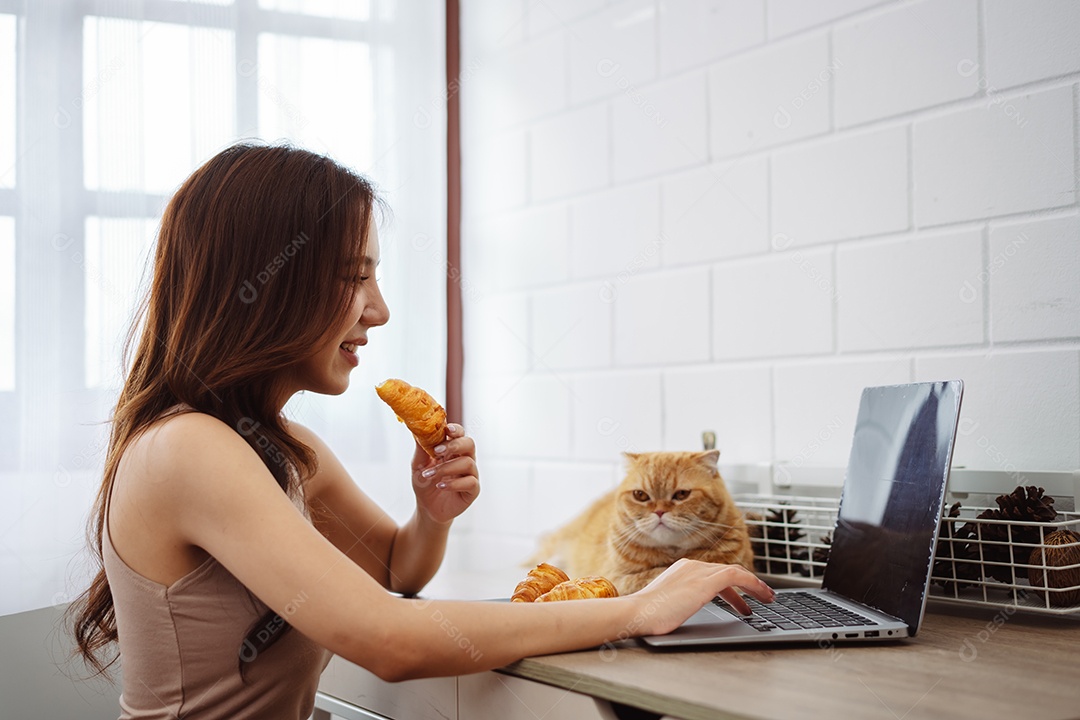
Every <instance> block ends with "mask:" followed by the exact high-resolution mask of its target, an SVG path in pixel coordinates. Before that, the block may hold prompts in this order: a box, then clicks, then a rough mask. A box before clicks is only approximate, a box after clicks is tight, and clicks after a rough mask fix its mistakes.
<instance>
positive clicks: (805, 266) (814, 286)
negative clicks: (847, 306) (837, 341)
mask: <svg viewBox="0 0 1080 720" xmlns="http://www.w3.org/2000/svg"><path fill="white" fill-rule="evenodd" d="M712 281H713V357H714V358H716V359H718V360H729V359H736V358H761V357H771V356H779V355H808V354H818V353H827V352H831V351H832V349H833V315H832V306H833V298H834V297H835V295H836V282H835V278H834V276H833V251H832V249H821V250H794V251H788V252H781V253H777V254H776V255H774V256H771V257H766V258H763V259H760V260H757V259H755V260H747V261H742V262H733V263H728V264H724V265H720V266H718V267H716V268H715V269H714V270H713V278H712ZM748 298H753V303H754V304H753V306H752V307H751V306H749V305H748V304H747V299H748Z"/></svg>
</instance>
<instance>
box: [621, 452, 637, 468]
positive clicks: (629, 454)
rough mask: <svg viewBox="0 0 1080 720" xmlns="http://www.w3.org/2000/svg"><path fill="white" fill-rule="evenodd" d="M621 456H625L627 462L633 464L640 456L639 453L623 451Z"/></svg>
mask: <svg viewBox="0 0 1080 720" xmlns="http://www.w3.org/2000/svg"><path fill="white" fill-rule="evenodd" d="M623 457H624V458H626V462H627V464H629V465H633V464H634V463H635V462H637V459H638V458H639V457H641V453H632V452H624V453H623Z"/></svg>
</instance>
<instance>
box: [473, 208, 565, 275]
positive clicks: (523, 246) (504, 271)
mask: <svg viewBox="0 0 1080 720" xmlns="http://www.w3.org/2000/svg"><path fill="white" fill-rule="evenodd" d="M569 224H570V221H569V208H568V207H567V205H566V204H554V205H541V206H535V207H529V208H527V209H525V210H521V211H515V212H513V213H510V214H507V215H501V216H497V217H494V218H491V219H489V220H481V221H478V222H477V223H476V225H475V226H474V228H475V235H473V238H474V240H473V242H474V243H475V245H474V246H473V252H472V253H471V254H470V249H469V248H463V249H462V255H463V258H464V262H472V263H475V264H474V265H473V266H472V267H473V269H474V272H473V273H470V279H472V278H475V284H476V286H477V287H478V288H480V289H481V290H482V291H487V290H492V289H494V290H507V289H513V288H521V287H533V286H536V285H546V284H550V283H553V282H560V281H565V280H566V279H567V278H568V271H567V255H568V253H569V247H568V243H569V239H568V238H569Z"/></svg>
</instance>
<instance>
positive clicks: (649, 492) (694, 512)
mask: <svg viewBox="0 0 1080 720" xmlns="http://www.w3.org/2000/svg"><path fill="white" fill-rule="evenodd" d="M626 456H627V458H628V460H629V461H630V462H629V468H628V471H627V474H626V478H625V479H624V480H623V482H622V484H621V485H620V487H619V493H618V497H617V500H616V508H617V513H616V515H617V518H618V526H617V527H616V528H615V530H616V533H617V534H618V536H619V538H620V539H623V538H625V539H626V540H628V541H629V540H632V541H634V542H637V543H639V544H641V545H646V546H651V547H673V548H684V549H689V548H692V547H698V546H701V545H702V544H711V542H710V541H711V540H712V539H714V538H719V537H721V536H723V534H724V533H725V532H726V531H727V530H728V526H726V525H723V523H722V522H721V519H722V518H723V516H724V515H725V510H727V506H729V505H730V504H731V502H732V500H731V496H730V495H729V494H728V492H727V489H726V488H725V487H724V485H723V480H721V479H720V474H719V472H717V469H716V461H717V457H718V456H719V453H718V452H717V451H715V450H711V451H707V452H656V453H639V454H630V453H627V454H626Z"/></svg>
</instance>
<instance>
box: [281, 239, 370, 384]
mask: <svg viewBox="0 0 1080 720" xmlns="http://www.w3.org/2000/svg"><path fill="white" fill-rule="evenodd" d="M378 264H379V234H378V231H377V230H376V229H375V224H374V223H372V225H371V229H370V230H369V231H368V241H367V253H366V257H365V258H364V261H363V265H362V267H359V268H356V270H355V271H354V272H353V273H346V275H345V276H344V277H343V281H346V282H349V281H353V280H356V281H357V282H352V283H350V284H349V287H350V288H351V292H352V305H351V307H350V308H349V312H348V314H347V315H346V317H345V319H344V320H343V321H342V323H341V325H339V326H338V327H337V328H335V329H334V331H333V332H332V333H331V334H329V335H327V336H326V338H325V339H324V341H323V346H322V347H321V348H320V349H319V351H318V353H316V354H315V355H314V356H313V357H311V358H309V359H308V360H307V361H305V362H304V363H303V364H302V365H301V366H300V368H299V372H300V378H299V380H300V385H301V389H304V390H311V391H312V392H317V393H321V394H324V395H340V394H341V393H343V392H345V390H346V389H347V388H348V387H349V373H351V372H352V369H353V368H354V367H356V366H357V365H358V364H359V363H360V358H359V357H358V350H359V348H360V347H361V346H363V345H366V344H367V331H368V329H369V328H373V327H377V326H379V325H385V324H386V321H387V320H389V319H390V310H389V308H387V307H386V301H385V300H383V296H382V293H381V292H380V291H379V286H378V284H377V283H376V281H375V267H376V266H377V265H378Z"/></svg>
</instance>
